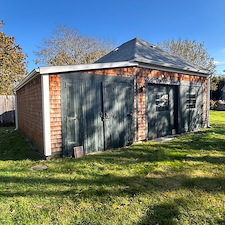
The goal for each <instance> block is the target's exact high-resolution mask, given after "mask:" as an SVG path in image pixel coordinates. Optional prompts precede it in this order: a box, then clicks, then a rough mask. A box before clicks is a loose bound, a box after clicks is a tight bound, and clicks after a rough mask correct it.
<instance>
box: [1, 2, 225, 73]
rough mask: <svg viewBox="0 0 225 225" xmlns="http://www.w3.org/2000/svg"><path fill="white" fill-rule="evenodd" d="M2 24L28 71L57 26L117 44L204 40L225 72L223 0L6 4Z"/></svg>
mask: <svg viewBox="0 0 225 225" xmlns="http://www.w3.org/2000/svg"><path fill="white" fill-rule="evenodd" d="M0 20H4V21H5V25H4V27H3V31H4V32H5V33H6V34H7V35H12V36H14V37H15V38H16V43H17V44H19V45H20V46H21V47H22V48H23V51H24V53H27V54H28V61H29V65H28V70H29V71H31V70H32V69H34V68H36V67H38V65H35V64H34V62H33V60H34V59H35V55H34V53H33V52H34V51H35V50H38V49H37V45H38V44H40V43H41V41H42V40H43V39H44V38H49V37H50V36H51V34H52V31H53V30H54V29H55V28H56V25H59V24H61V25H66V26H67V27H69V28H72V29H77V30H78V32H79V33H81V34H83V35H87V36H93V37H99V38H103V39H110V40H112V41H114V42H115V43H116V45H120V44H122V43H124V42H126V41H128V40H130V39H133V38H135V37H140V38H142V39H144V40H146V41H148V42H150V43H152V44H158V43H160V42H163V41H164V40H169V39H173V38H175V39H177V38H179V37H181V38H188V39H190V40H196V41H197V42H204V43H205V47H206V49H207V50H208V52H209V54H210V55H211V56H212V57H213V58H214V59H215V61H216V63H217V73H218V74H221V73H223V70H224V69H225V29H224V27H225V1H224V0H139V1H137V0H127V1H125V0H113V1H110V0H108V1H107V0H104V1H103V0H79V1H76V0H63V1H60V0H7V1H6V0H2V1H1V5H0Z"/></svg>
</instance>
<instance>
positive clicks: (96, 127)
mask: <svg viewBox="0 0 225 225" xmlns="http://www.w3.org/2000/svg"><path fill="white" fill-rule="evenodd" d="M208 77H209V71H207V70H205V69H204V68H202V67H200V66H198V65H193V64H190V63H188V62H187V61H185V60H183V59H181V58H180V57H178V56H176V55H174V54H171V53H169V52H167V51H165V50H163V49H162V48H160V47H157V46H154V45H152V44H150V43H148V42H146V41H144V40H142V39H140V38H135V39H132V40H130V41H128V42H126V43H124V44H122V45H121V46H119V47H117V48H116V49H114V50H113V51H112V52H110V53H109V54H107V55H105V56H104V57H102V58H101V59H99V60H98V61H97V62H95V63H93V64H85V65H71V66H51V67H39V68H37V69H34V70H33V71H32V72H31V73H30V74H28V76H27V77H26V78H25V79H24V80H23V81H22V82H21V83H20V84H19V85H18V86H17V87H16V88H15V92H16V102H17V104H16V105H17V109H16V118H17V128H18V129H19V131H20V132H22V133H23V134H24V135H25V136H27V137H28V138H29V139H30V140H31V141H32V142H33V143H34V144H35V145H36V147H37V148H38V149H39V150H40V151H41V152H42V153H43V154H44V155H45V156H46V157H48V156H57V155H61V156H73V155H74V147H78V149H83V150H84V153H85V154H87V153H91V152H97V151H103V150H106V149H112V148H119V147H122V146H127V145H130V144H132V143H134V142H138V141H143V140H150V139H154V138H158V137H162V136H166V135H171V134H177V133H183V132H187V131H193V130H198V129H200V128H202V127H205V126H207V124H208V119H209V118H208V117H209V116H208V115H209V114H208V111H209V79H208Z"/></svg>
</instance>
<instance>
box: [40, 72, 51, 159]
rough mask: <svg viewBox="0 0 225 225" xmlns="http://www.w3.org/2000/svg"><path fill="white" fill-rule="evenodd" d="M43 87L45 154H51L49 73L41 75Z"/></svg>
mask: <svg viewBox="0 0 225 225" xmlns="http://www.w3.org/2000/svg"><path fill="white" fill-rule="evenodd" d="M41 87H42V118H43V140H44V155H45V156H50V155H51V154H52V149H51V124H50V102H49V75H48V74H45V75H42V76H41Z"/></svg>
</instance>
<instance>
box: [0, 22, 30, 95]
mask: <svg viewBox="0 0 225 225" xmlns="http://www.w3.org/2000/svg"><path fill="white" fill-rule="evenodd" d="M3 25H4V21H1V22H0V95H8V94H12V89H13V88H14V87H15V84H16V83H18V82H19V81H21V80H22V79H23V78H24V75H25V74H27V69H26V62H25V60H26V57H27V56H26V55H24V54H23V52H22V48H21V47H20V46H19V45H17V44H16V43H15V41H14V37H12V36H6V34H5V33H4V32H2V26H3Z"/></svg>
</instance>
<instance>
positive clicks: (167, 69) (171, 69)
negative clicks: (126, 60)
mask: <svg viewBox="0 0 225 225" xmlns="http://www.w3.org/2000/svg"><path fill="white" fill-rule="evenodd" d="M138 67H142V68H148V69H155V70H161V71H165V72H172V73H182V74H187V75H194V76H202V77H208V76H210V74H209V73H203V72H200V71H198V72H197V71H196V72H194V71H192V70H188V69H186V70H185V69H178V68H172V67H165V66H160V65H155V64H147V63H139V65H138Z"/></svg>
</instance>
